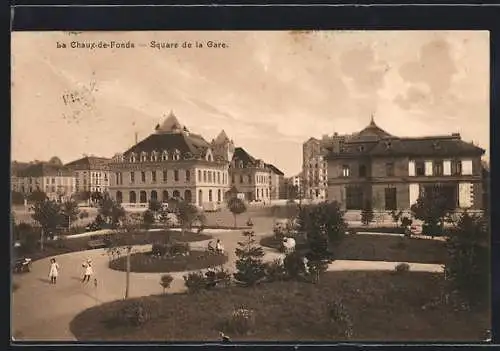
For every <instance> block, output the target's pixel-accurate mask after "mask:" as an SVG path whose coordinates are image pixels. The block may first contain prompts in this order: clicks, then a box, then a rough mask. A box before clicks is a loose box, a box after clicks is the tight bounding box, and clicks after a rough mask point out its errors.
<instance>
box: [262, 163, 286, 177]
mask: <svg viewBox="0 0 500 351" xmlns="http://www.w3.org/2000/svg"><path fill="white" fill-rule="evenodd" d="M266 167H269V168H270V169H271V170H272V171H273V172H274V173H275V174H278V175H285V173H283V172H281V171H280V170H279V169H278V168H276V166H275V165H273V164H270V163H266Z"/></svg>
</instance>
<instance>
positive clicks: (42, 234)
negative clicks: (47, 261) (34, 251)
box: [40, 227, 44, 251]
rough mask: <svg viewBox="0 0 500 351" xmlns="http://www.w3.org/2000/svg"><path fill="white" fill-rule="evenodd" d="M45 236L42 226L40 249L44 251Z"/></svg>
mask: <svg viewBox="0 0 500 351" xmlns="http://www.w3.org/2000/svg"><path fill="white" fill-rule="evenodd" d="M43 237H44V232H43V227H42V230H41V231H40V251H43Z"/></svg>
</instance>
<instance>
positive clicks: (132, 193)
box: [128, 191, 137, 204]
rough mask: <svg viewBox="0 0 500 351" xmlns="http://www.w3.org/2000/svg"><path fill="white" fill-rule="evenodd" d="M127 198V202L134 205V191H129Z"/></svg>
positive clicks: (135, 199) (135, 200)
mask: <svg viewBox="0 0 500 351" xmlns="http://www.w3.org/2000/svg"><path fill="white" fill-rule="evenodd" d="M128 198H129V200H128V201H129V202H130V203H133V204H135V203H136V202H137V198H136V195H135V191H131V192H130V193H129V194H128Z"/></svg>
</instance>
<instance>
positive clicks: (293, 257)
mask: <svg viewBox="0 0 500 351" xmlns="http://www.w3.org/2000/svg"><path fill="white" fill-rule="evenodd" d="M283 265H284V269H285V272H286V274H287V276H288V277H290V278H292V279H297V278H299V277H301V276H304V275H305V274H306V266H305V265H304V257H303V256H302V255H301V254H300V253H299V252H298V251H294V252H292V253H290V254H288V255H286V256H285V259H284V261H283Z"/></svg>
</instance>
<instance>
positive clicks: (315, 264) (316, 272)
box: [307, 259, 330, 283]
mask: <svg viewBox="0 0 500 351" xmlns="http://www.w3.org/2000/svg"><path fill="white" fill-rule="evenodd" d="M329 263H330V262H329V261H327V260H321V259H320V260H314V261H309V262H308V263H307V267H308V269H309V276H310V277H311V279H312V282H313V283H318V282H319V277H320V276H321V274H323V273H325V272H326V270H327V269H328V264H329Z"/></svg>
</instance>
